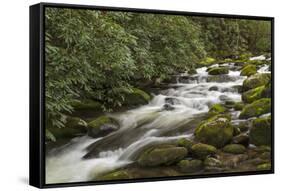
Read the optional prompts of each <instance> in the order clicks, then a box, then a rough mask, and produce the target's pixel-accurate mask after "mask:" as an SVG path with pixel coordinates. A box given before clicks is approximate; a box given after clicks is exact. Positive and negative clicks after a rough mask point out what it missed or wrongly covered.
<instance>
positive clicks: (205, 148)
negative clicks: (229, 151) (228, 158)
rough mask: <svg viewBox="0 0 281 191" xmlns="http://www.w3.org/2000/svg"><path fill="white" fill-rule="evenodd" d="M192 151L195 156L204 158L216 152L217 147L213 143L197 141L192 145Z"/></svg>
mask: <svg viewBox="0 0 281 191" xmlns="http://www.w3.org/2000/svg"><path fill="white" fill-rule="evenodd" d="M191 152H192V154H193V155H194V156H195V157H198V158H200V159H204V158H206V157H207V156H212V155H214V154H216V152H217V149H216V147H214V146H212V145H207V144H203V143H197V144H195V145H193V146H192V147H191Z"/></svg>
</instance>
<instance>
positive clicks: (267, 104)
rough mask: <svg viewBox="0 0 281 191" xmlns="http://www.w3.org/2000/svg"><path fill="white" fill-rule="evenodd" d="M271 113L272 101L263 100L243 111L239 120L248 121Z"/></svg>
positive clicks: (247, 106)
mask: <svg viewBox="0 0 281 191" xmlns="http://www.w3.org/2000/svg"><path fill="white" fill-rule="evenodd" d="M270 111H271V99H270V98H262V99H259V100H257V101H254V102H253V103H251V104H248V105H246V106H245V107H244V108H243V110H242V111H241V113H240V115H239V118H240V119H248V118H251V117H259V116H261V115H263V114H266V113H269V112H270Z"/></svg>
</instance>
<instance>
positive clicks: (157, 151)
mask: <svg viewBox="0 0 281 191" xmlns="http://www.w3.org/2000/svg"><path fill="white" fill-rule="evenodd" d="M187 153H188V151H187V149H186V148H184V147H177V146H174V145H161V146H155V147H152V148H149V149H147V150H145V151H144V152H143V153H142V154H141V155H140V157H139V158H138V160H137V163H138V164H139V165H140V166H143V167H152V166H161V165H171V164H174V163H177V162H179V161H180V160H182V159H183V158H184V157H185V156H186V155H187Z"/></svg>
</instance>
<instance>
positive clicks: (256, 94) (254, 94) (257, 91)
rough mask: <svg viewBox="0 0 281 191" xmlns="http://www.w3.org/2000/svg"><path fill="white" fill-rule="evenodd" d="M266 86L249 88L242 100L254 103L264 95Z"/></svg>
mask: <svg viewBox="0 0 281 191" xmlns="http://www.w3.org/2000/svg"><path fill="white" fill-rule="evenodd" d="M264 88H265V86H259V87H257V88H254V89H251V90H248V91H246V92H244V93H243V94H242V100H243V101H244V102H246V103H252V102H253V101H256V100H258V99H260V98H261V97H262V92H263V91H264Z"/></svg>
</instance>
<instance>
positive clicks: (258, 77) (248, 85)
mask: <svg viewBox="0 0 281 191" xmlns="http://www.w3.org/2000/svg"><path fill="white" fill-rule="evenodd" d="M270 80H271V74H267V73H262V74H260V73H258V74H255V75H252V76H250V77H248V78H247V79H246V80H244V82H243V91H248V90H250V89H253V88H257V87H259V86H263V85H266V84H267V83H268V82H270Z"/></svg>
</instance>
